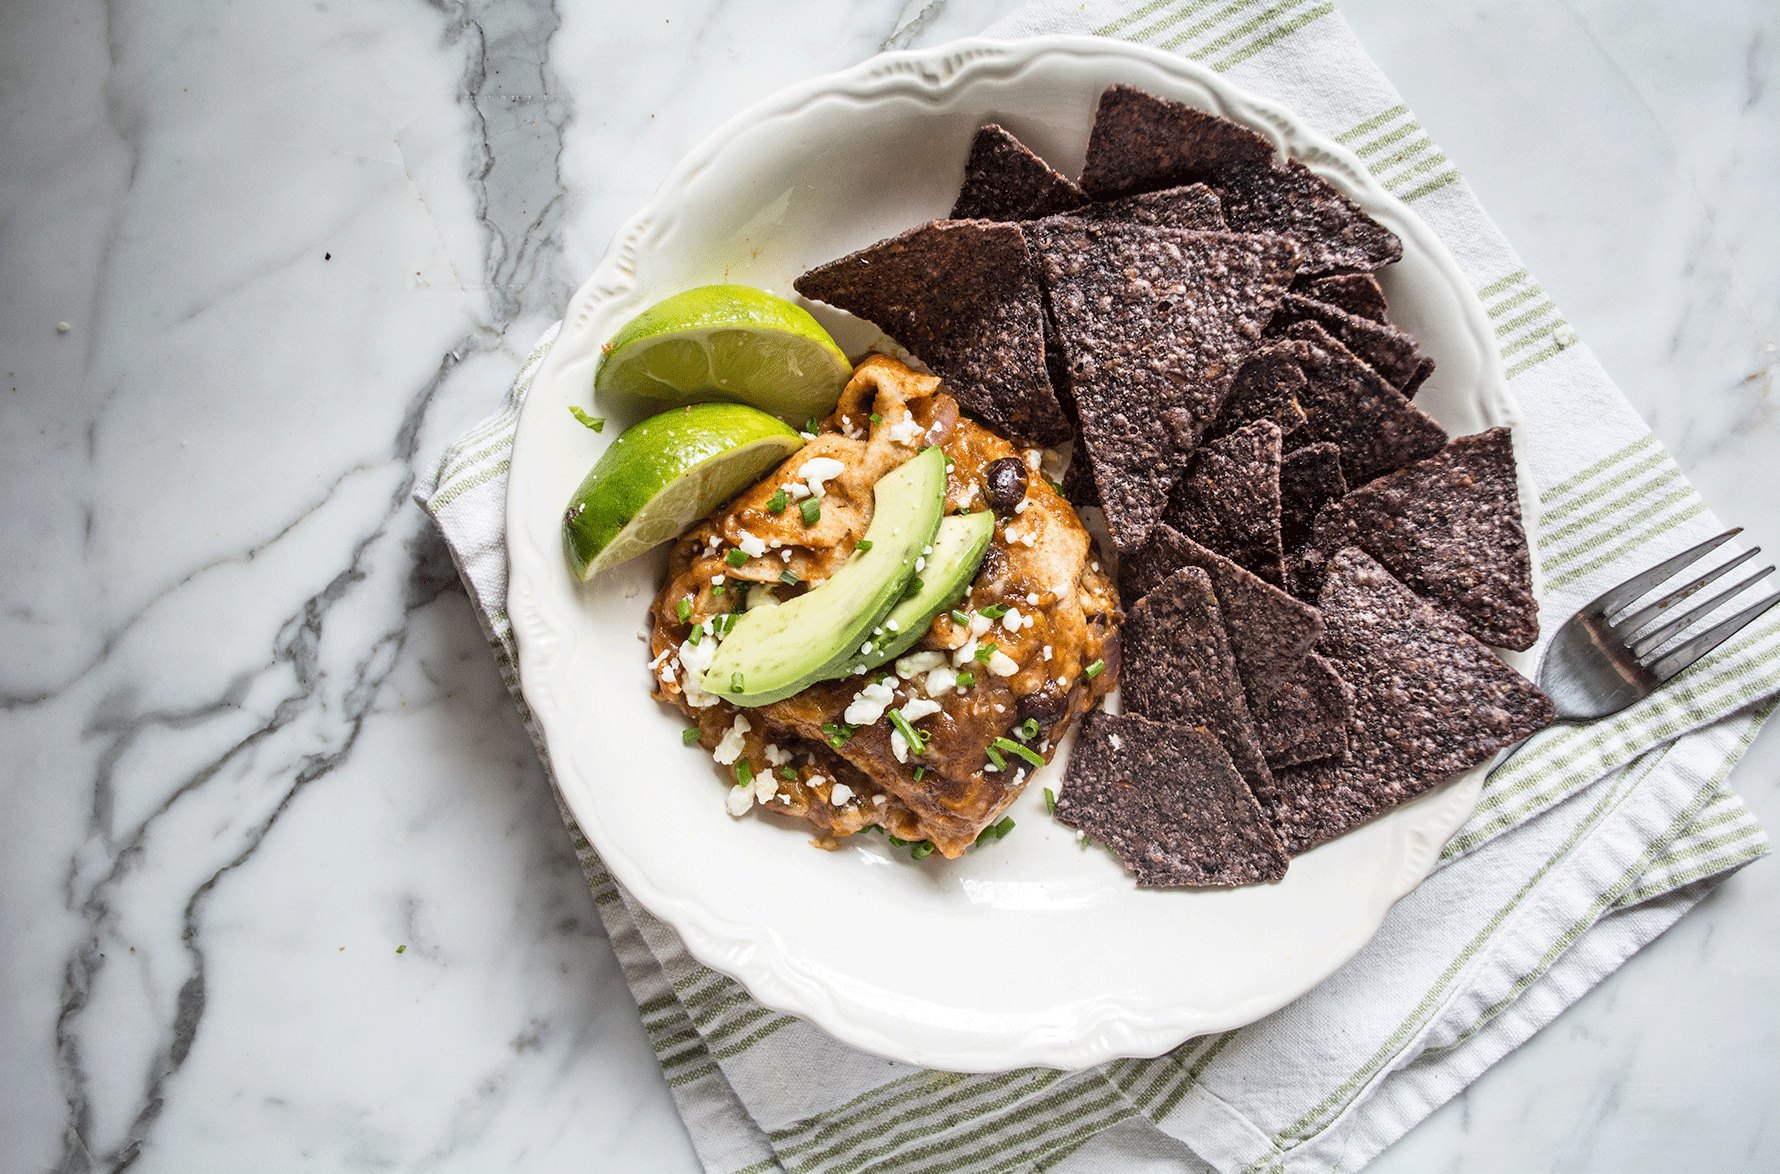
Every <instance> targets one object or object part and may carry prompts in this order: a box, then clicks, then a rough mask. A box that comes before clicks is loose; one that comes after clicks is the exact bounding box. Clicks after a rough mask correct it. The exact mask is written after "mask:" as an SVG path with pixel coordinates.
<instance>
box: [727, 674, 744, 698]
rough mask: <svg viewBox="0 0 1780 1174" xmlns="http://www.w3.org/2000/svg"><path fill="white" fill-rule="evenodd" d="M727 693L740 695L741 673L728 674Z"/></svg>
mask: <svg viewBox="0 0 1780 1174" xmlns="http://www.w3.org/2000/svg"><path fill="white" fill-rule="evenodd" d="M729 691H730V692H731V693H740V692H741V691H742V674H741V673H731V674H729Z"/></svg>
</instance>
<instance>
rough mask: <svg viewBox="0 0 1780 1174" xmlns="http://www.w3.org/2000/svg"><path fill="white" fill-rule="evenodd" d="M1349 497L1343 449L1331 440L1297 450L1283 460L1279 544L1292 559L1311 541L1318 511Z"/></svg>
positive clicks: (1280, 481)
mask: <svg viewBox="0 0 1780 1174" xmlns="http://www.w3.org/2000/svg"><path fill="white" fill-rule="evenodd" d="M1346 496H1347V479H1346V478H1345V477H1343V476H1342V475H1341V450H1340V449H1338V448H1336V447H1335V446H1334V445H1333V444H1330V443H1329V442H1328V441H1326V440H1325V441H1322V442H1321V443H1319V444H1308V445H1305V446H1304V447H1303V448H1299V449H1293V450H1292V451H1291V452H1289V453H1286V454H1285V455H1284V456H1283V457H1281V458H1280V461H1279V545H1280V549H1281V550H1283V551H1284V552H1285V554H1286V556H1287V557H1288V558H1290V556H1291V555H1293V554H1295V553H1297V552H1298V551H1299V550H1300V549H1302V548H1303V547H1304V546H1305V545H1306V544H1307V543H1309V541H1310V529H1311V524H1312V523H1313V522H1315V521H1316V515H1317V511H1318V510H1320V509H1322V508H1323V507H1324V506H1326V505H1328V504H1329V503H1330V502H1332V501H1338V500H1340V499H1341V498H1343V497H1346Z"/></svg>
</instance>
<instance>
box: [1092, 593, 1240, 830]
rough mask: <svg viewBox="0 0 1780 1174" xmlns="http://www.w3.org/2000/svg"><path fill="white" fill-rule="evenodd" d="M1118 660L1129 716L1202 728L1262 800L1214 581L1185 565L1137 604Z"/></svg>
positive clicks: (1129, 617) (1123, 629) (1127, 617)
mask: <svg viewBox="0 0 1780 1174" xmlns="http://www.w3.org/2000/svg"><path fill="white" fill-rule="evenodd" d="M1119 656H1120V660H1121V668H1120V671H1121V673H1122V675H1121V676H1120V678H1119V687H1120V689H1121V691H1122V692H1121V695H1122V697H1123V699H1124V703H1125V711H1126V712H1127V713H1135V714H1140V715H1141V716H1143V717H1147V718H1150V719H1151V720H1153V721H1162V722H1184V723H1186V724H1188V725H1195V726H1204V727H1205V728H1206V729H1207V730H1209V731H1211V733H1212V736H1214V737H1215V738H1217V740H1218V742H1219V744H1221V745H1222V746H1223V747H1224V751H1225V753H1227V754H1229V756H1230V761H1231V762H1234V763H1235V764H1236V773H1237V774H1239V775H1241V776H1242V779H1243V781H1244V782H1246V783H1247V784H1248V785H1249V786H1250V788H1252V789H1253V790H1254V792H1255V794H1256V795H1257V796H1264V795H1266V794H1268V793H1269V792H1270V791H1271V789H1272V787H1273V777H1272V775H1271V774H1270V773H1269V772H1268V770H1267V761H1266V759H1265V758H1264V757H1263V756H1262V754H1261V743H1260V739H1259V738H1258V737H1257V736H1256V734H1255V727H1254V721H1253V719H1252V718H1251V717H1250V716H1249V711H1248V700H1247V697H1246V695H1245V694H1244V692H1243V688H1242V676H1241V674H1240V673H1239V671H1238V670H1237V667H1236V656H1235V653H1233V652H1232V651H1231V650H1230V640H1229V636H1228V634H1227V632H1226V630H1225V627H1224V619H1223V613H1222V612H1221V611H1220V609H1219V608H1218V600H1217V595H1216V593H1215V592H1214V591H1213V590H1212V586H1211V578H1210V576H1208V575H1207V574H1206V573H1205V572H1204V571H1202V570H1200V569H1199V568H1198V567H1182V568H1181V569H1180V570H1178V571H1176V572H1174V573H1173V574H1172V575H1170V576H1168V578H1166V579H1164V580H1163V581H1162V582H1161V583H1159V584H1157V585H1156V587H1155V588H1154V589H1153V590H1151V591H1150V592H1149V593H1148V594H1147V595H1145V596H1144V597H1143V598H1142V599H1140V600H1138V601H1137V602H1136V603H1135V604H1133V605H1132V606H1131V610H1130V611H1128V612H1126V613H1125V622H1124V624H1123V626H1121V628H1120V629H1119Z"/></svg>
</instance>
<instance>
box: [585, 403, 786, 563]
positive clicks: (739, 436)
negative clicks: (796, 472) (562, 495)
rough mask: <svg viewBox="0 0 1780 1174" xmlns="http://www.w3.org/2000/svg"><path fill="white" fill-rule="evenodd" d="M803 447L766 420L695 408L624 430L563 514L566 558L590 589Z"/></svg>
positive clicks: (718, 407)
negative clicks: (597, 579)
mask: <svg viewBox="0 0 1780 1174" xmlns="http://www.w3.org/2000/svg"><path fill="white" fill-rule="evenodd" d="M802 444H803V438H802V437H800V436H798V434H797V433H796V432H794V431H792V430H791V429H790V428H788V427H786V426H785V425H784V424H782V423H780V422H779V421H778V420H775V419H773V418H772V417H771V416H769V415H767V414H766V413H765V412H761V411H757V410H755V409H754V408H750V407H746V406H744V405H742V404H695V405H693V406H692V407H688V408H674V409H672V410H670V411H666V412H663V413H661V414H660V415H658V416H651V417H649V418H648V419H647V420H644V421H642V422H640V423H638V424H633V425H632V426H631V427H629V428H627V429H625V430H624V433H623V435H621V436H619V437H618V439H616V440H614V441H613V442H612V445H611V447H610V448H608V449H606V451H605V453H604V454H602V455H601V456H600V459H599V461H598V462H597V463H595V465H594V466H593V469H592V470H591V471H590V472H589V473H588V474H587V477H586V479H585V480H583V481H582V482H581V486H580V488H578V489H576V490H575V495H574V497H572V498H570V499H569V506H568V509H567V510H566V511H565V512H564V514H563V525H562V539H563V552H564V553H565V554H566V555H567V557H568V560H569V568H570V569H571V570H573V571H574V572H575V575H576V576H577V577H578V578H579V579H581V581H582V582H586V581H587V580H589V579H592V578H593V577H594V576H596V575H598V574H599V573H600V572H601V571H604V570H607V569H609V568H611V567H615V566H617V565H618V564H619V563H622V562H625V561H626V560H628V559H632V558H635V557H636V556H637V555H639V554H642V553H643V552H644V551H646V550H648V549H650V548H651V547H654V546H659V545H660V544H661V543H663V542H670V541H672V540H673V539H674V538H676V537H678V536H679V535H681V534H683V533H685V531H686V530H687V529H688V528H689V527H690V526H691V525H692V524H693V523H694V522H696V521H698V520H699V519H700V518H702V517H704V516H705V515H706V514H708V513H710V512H711V511H712V510H713V509H715V508H716V507H717V506H719V505H722V504H723V503H724V502H726V501H728V500H729V499H730V498H732V497H734V496H735V495H736V494H737V493H739V492H741V491H742V490H743V489H745V488H747V487H748V486H749V485H752V484H753V483H754V482H756V481H758V480H759V479H760V478H761V476H762V475H763V474H764V473H765V472H766V471H767V470H768V469H770V468H772V467H773V466H774V465H776V464H778V463H779V462H780V461H782V460H784V459H785V458H786V457H787V456H789V455H791V453H793V452H795V451H796V450H797V449H798V448H799V447H801V446H802Z"/></svg>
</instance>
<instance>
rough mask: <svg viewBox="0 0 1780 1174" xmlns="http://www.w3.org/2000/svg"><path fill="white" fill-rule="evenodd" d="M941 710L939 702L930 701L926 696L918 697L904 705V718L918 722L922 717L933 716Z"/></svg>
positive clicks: (911, 721) (907, 720)
mask: <svg viewBox="0 0 1780 1174" xmlns="http://www.w3.org/2000/svg"><path fill="white" fill-rule="evenodd" d="M939 711H940V704H939V702H937V701H929V700H927V698H925V697H917V698H915V699H914V700H913V701H910V702H907V703H906V704H904V705H903V707H902V720H904V721H906V722H910V723H913V722H918V721H920V720H921V719H922V718H924V717H931V716H933V715H934V714H936V713H938V712H939Z"/></svg>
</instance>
